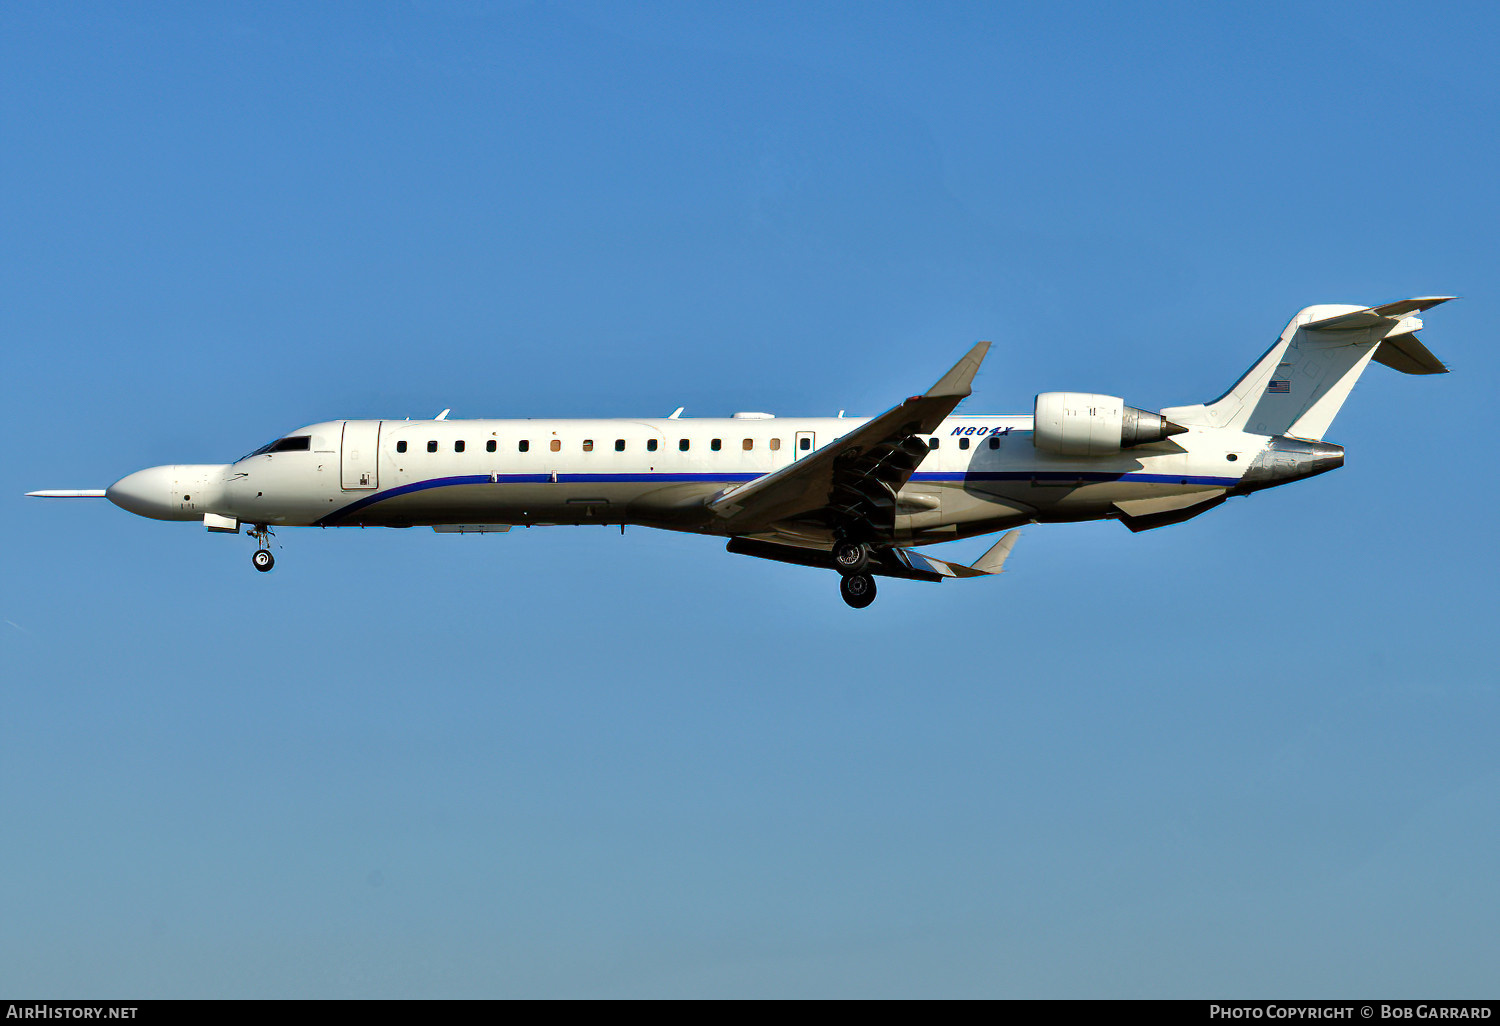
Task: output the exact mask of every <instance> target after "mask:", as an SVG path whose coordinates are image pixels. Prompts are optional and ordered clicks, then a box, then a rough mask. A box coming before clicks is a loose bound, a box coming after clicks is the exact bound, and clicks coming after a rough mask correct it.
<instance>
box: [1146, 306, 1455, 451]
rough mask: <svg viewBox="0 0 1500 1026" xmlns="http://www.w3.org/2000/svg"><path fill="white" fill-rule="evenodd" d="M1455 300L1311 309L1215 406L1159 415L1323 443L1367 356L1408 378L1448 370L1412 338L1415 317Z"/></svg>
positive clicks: (1300, 314)
mask: <svg viewBox="0 0 1500 1026" xmlns="http://www.w3.org/2000/svg"><path fill="white" fill-rule="evenodd" d="M1452 298H1454V297H1453V296H1421V297H1418V298H1416V299H1407V300H1403V301H1401V302H1399V303H1388V304H1386V305H1385V306H1375V307H1361V306H1348V305H1342V304H1340V305H1332V304H1329V305H1322V306H1309V307H1307V308H1306V309H1304V310H1301V311H1299V312H1298V314H1297V316H1296V317H1293V318H1292V321H1291V323H1290V324H1288V325H1287V326H1286V330H1284V331H1283V332H1282V333H1281V337H1280V338H1279V339H1277V341H1276V344H1275V345H1273V346H1272V347H1271V348H1270V349H1269V350H1268V351H1267V352H1266V354H1265V355H1264V356H1262V357H1261V359H1260V360H1259V361H1258V362H1257V363H1256V364H1255V366H1253V367H1251V368H1250V370H1249V371H1247V372H1246V373H1245V375H1244V377H1242V378H1240V380H1239V381H1238V382H1236V383H1235V386H1234V387H1233V388H1231V389H1230V390H1229V391H1228V392H1226V393H1224V395H1223V396H1221V397H1220V398H1218V399H1216V400H1215V401H1214V402H1212V403H1208V404H1204V405H1197V406H1178V407H1171V408H1169V409H1165V410H1162V411H1161V412H1162V416H1164V417H1167V418H1168V419H1170V420H1173V421H1176V422H1177V423H1179V424H1187V425H1192V426H1201V427H1216V428H1230V429H1234V430H1239V431H1249V432H1252V433H1254V434H1260V435H1290V436H1292V437H1294V438H1304V439H1307V440H1309V441H1320V440H1321V439H1322V438H1323V435H1324V433H1325V432H1326V431H1327V430H1328V427H1329V425H1330V424H1332V423H1333V418H1334V416H1335V415H1337V413H1338V411H1339V408H1340V407H1341V406H1343V405H1344V400H1345V399H1347V398H1348V397H1349V393H1350V391H1352V390H1353V388H1354V383H1355V382H1356V381H1358V380H1359V376H1360V374H1361V373H1363V372H1364V369H1365V367H1367V366H1368V365H1369V363H1370V360H1371V359H1375V360H1378V361H1379V362H1381V363H1383V364H1385V365H1386V366H1388V367H1391V368H1393V369H1395V370H1398V371H1402V372H1403V373H1406V374H1442V373H1445V372H1446V371H1447V370H1448V368H1447V367H1445V366H1444V365H1443V363H1442V361H1441V360H1439V359H1438V358H1437V357H1435V356H1433V355H1432V353H1431V352H1430V351H1429V350H1428V349H1427V347H1426V346H1424V345H1423V344H1422V343H1421V342H1420V341H1418V340H1417V338H1416V336H1415V335H1414V334H1413V332H1416V331H1417V330H1419V329H1420V328H1421V327H1422V321H1421V318H1419V317H1416V316H1415V314H1417V313H1420V312H1421V311H1423V310H1427V309H1430V308H1431V307H1434V306H1437V305H1438V304H1439V303H1446V302H1447V301H1448V300H1450V299H1452Z"/></svg>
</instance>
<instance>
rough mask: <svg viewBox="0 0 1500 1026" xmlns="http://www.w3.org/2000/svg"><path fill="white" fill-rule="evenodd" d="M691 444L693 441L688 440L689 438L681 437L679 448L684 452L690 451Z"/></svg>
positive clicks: (678, 443)
mask: <svg viewBox="0 0 1500 1026" xmlns="http://www.w3.org/2000/svg"><path fill="white" fill-rule="evenodd" d="M690 444H691V443H690V442H688V440H687V439H686V438H683V439H679V440H678V442H677V448H679V449H681V450H682V451H683V452H687V451H688V446H689V445H690Z"/></svg>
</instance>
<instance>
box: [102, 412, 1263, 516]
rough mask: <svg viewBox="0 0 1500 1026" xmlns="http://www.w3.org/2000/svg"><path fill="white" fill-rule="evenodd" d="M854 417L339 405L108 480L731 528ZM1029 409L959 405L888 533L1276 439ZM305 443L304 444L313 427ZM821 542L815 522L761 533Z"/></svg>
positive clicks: (1179, 469) (179, 497)
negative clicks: (1068, 418) (1022, 412)
mask: <svg viewBox="0 0 1500 1026" xmlns="http://www.w3.org/2000/svg"><path fill="white" fill-rule="evenodd" d="M863 423H865V421H864V420H862V419H856V418H830V417H825V418H784V417H766V416H761V417H754V418H741V417H736V418H723V419H700V418H693V419H673V418H664V419H655V420H652V419H641V420H629V419H621V420H438V421H394V420H386V421H328V422H325V423H321V424H313V425H310V426H308V427H306V428H302V429H300V430H299V431H296V432H293V433H292V434H290V435H288V436H287V437H286V438H285V439H282V440H281V441H280V442H278V443H275V444H278V445H279V444H283V443H287V442H289V441H291V440H298V439H301V438H302V437H304V436H305V437H306V438H307V442H306V448H305V449H293V450H291V451H272V452H261V453H258V454H254V455H251V456H247V457H245V458H243V459H241V460H239V461H237V462H235V463H232V464H227V465H199V466H168V467H154V468H151V469H150V470H144V471H140V472H139V473H137V474H132V475H130V476H129V477H126V478H124V479H122V480H121V481H119V482H116V484H115V485H113V486H111V488H110V489H109V494H110V498H111V499H113V500H115V502H116V503H117V504H118V505H121V506H123V507H124V508H126V509H129V510H131V511H132V512H135V513H140V514H142V515H144V516H151V517H156V518H158V519H167V520H200V519H203V518H204V517H205V514H211V515H214V516H217V517H225V518H232V519H234V520H238V521H240V522H244V523H251V524H267V525H280V526H325V527H333V526H385V527H409V526H416V525H453V524H474V525H499V524H516V525H536V524H640V525H645V526H651V527H661V528H667V529H672V530H683V531H694V532H702V533H710V534H724V533H729V532H728V531H726V530H725V529H724V528H723V527H722V526H720V525H721V523H722V521H721V520H720V519H719V518H718V517H715V516H714V515H713V514H712V513H710V512H708V511H707V510H706V509H705V502H706V501H707V500H709V499H711V498H712V497H714V496H715V495H717V494H719V493H720V492H722V491H723V490H725V489H727V488H732V487H735V486H737V485H740V484H742V483H744V482H747V481H751V480H754V479H755V478H758V477H760V476H762V475H764V474H768V473H770V472H772V471H775V470H777V469H779V468H781V467H784V466H786V465H787V464H789V463H791V462H792V461H794V460H797V459H800V458H803V457H805V456H807V455H809V454H810V453H811V452H813V451H816V450H817V449H819V448H821V447H822V446H824V445H827V444H828V443H830V442H832V441H834V440H835V439H836V438H838V437H840V436H842V435H844V434H846V433H848V432H849V431H852V430H854V429H855V428H857V427H859V426H860V425H861V424H863ZM1031 428H1032V418H1031V417H1029V416H952V417H949V418H948V419H947V420H945V421H944V422H943V423H942V425H941V426H940V428H939V429H938V430H937V431H935V432H934V433H933V434H931V435H927V436H923V437H924V438H925V439H926V440H927V442H928V444H929V446H933V445H934V443H935V447H933V448H931V451H929V452H928V454H927V455H926V457H925V458H924V459H923V461H922V463H921V464H920V466H919V467H918V468H917V471H916V473H914V474H913V475H912V477H911V479H910V481H908V482H907V483H906V485H905V486H904V487H903V488H902V489H901V491H900V492H899V494H898V496H897V508H896V515H895V519H894V530H893V533H892V536H891V538H890V539H889V540H890V541H891V542H893V543H896V544H914V543H919V542H924V541H927V542H930V541H944V540H950V539H955V538H964V537H969V536H972V535H978V534H984V533H988V532H992V531H996V530H1001V529H1003V528H1005V527H1008V526H1012V525H1015V524H1019V523H1027V522H1033V521H1077V520H1091V519H1096V518H1100V517H1105V516H1110V515H1114V514H1115V511H1116V510H1117V509H1118V507H1116V506H1115V503H1118V502H1126V503H1129V502H1133V501H1134V502H1138V501H1141V500H1152V499H1158V498H1170V497H1172V496H1177V495H1188V494H1193V493H1201V492H1203V491H1204V490H1206V489H1232V488H1234V487H1235V486H1236V485H1238V484H1239V483H1240V478H1241V476H1242V474H1243V473H1244V470H1245V468H1246V467H1248V466H1249V465H1250V464H1251V462H1252V461H1253V460H1254V459H1255V457H1256V455H1257V454H1258V453H1260V452H1261V451H1262V450H1263V449H1265V448H1266V446H1267V444H1268V442H1269V438H1268V436H1265V435H1255V434H1248V433H1244V432H1241V431H1237V430H1216V429H1212V428H1195V429H1193V430H1192V431H1191V432H1188V433H1186V434H1182V435H1178V436H1176V437H1174V438H1172V439H1170V440H1168V441H1165V442H1161V443H1157V444H1154V445H1146V446H1138V447H1136V448H1133V449H1129V450H1125V451H1121V452H1119V453H1117V454H1113V455H1109V456H1094V457H1064V456H1054V455H1049V454H1048V453H1046V452H1043V451H1041V450H1039V449H1037V448H1036V447H1035V446H1034V445H1033V444H1032V434H1031ZM296 444H298V445H300V444H302V443H301V442H300V441H298V442H296ZM773 535H774V536H775V537H777V538H780V539H781V540H785V541H789V542H793V543H801V544H819V543H820V542H822V541H824V540H826V538H827V537H828V535H827V532H826V531H824V530H822V529H821V528H820V527H819V526H818V525H816V524H807V525H781V526H779V527H778V528H777V529H776V530H775V531H774V532H772V533H769V534H766V535H765V536H766V537H772V536H773Z"/></svg>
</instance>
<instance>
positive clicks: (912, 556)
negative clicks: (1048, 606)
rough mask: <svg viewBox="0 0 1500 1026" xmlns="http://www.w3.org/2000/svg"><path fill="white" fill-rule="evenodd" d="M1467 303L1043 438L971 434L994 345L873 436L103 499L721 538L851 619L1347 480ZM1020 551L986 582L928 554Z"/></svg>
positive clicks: (323, 438) (851, 422)
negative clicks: (1374, 425)
mask: <svg viewBox="0 0 1500 1026" xmlns="http://www.w3.org/2000/svg"><path fill="white" fill-rule="evenodd" d="M1449 298H1451V297H1444V296H1427V297H1420V298H1417V299H1409V300H1404V301H1402V302H1399V303H1390V304H1387V305H1385V306H1376V307H1360V306H1344V305H1324V306H1310V307H1307V308H1306V309H1304V310H1301V311H1299V312H1298V314H1297V315H1296V316H1295V317H1293V318H1292V321H1291V323H1289V324H1288V325H1287V327H1286V329H1285V330H1284V331H1283V332H1282V333H1281V336H1280V337H1279V338H1278V339H1277V341H1276V343H1275V344H1274V345H1272V347H1271V348H1270V349H1269V350H1268V351H1267V352H1266V353H1265V354H1264V355H1263V356H1262V357H1261V358H1260V360H1258V361H1257V362H1256V363H1255V364H1254V366H1252V367H1251V368H1250V369H1249V370H1248V371H1246V372H1245V374H1244V375H1243V376H1241V378H1240V379H1239V381H1237V382H1236V383H1235V384H1234V386H1233V387H1232V388H1230V389H1229V391H1227V392H1226V393H1224V395H1222V396H1220V397H1219V398H1218V399H1216V400H1214V401H1212V402H1210V403H1201V404H1197V405H1192V406H1176V407H1169V408H1167V409H1164V410H1161V411H1159V412H1155V413H1153V412H1151V411H1149V410H1144V409H1139V408H1137V407H1133V406H1129V405H1127V404H1126V403H1125V402H1124V400H1123V399H1121V398H1119V397H1117V396H1108V395H1100V394H1096V393H1089V392H1043V393H1041V394H1039V395H1038V396H1037V397H1036V404H1035V406H1034V408H1033V410H1032V414H1031V415H1030V416H985V415H974V414H962V415H961V414H958V413H956V412H955V411H956V409H957V407H958V405H959V403H961V402H962V401H963V400H964V399H965V398H967V397H968V396H969V394H970V392H971V388H972V385H973V381H974V377H975V375H976V374H977V372H978V370H979V367H980V365H981V363H982V362H983V360H984V357H985V354H986V353H987V352H988V350H989V345H990V344H989V343H988V342H980V343H979V344H978V345H976V346H974V347H973V348H972V349H971V350H970V351H969V352H968V353H966V354H965V355H964V357H963V358H962V359H960V360H959V361H958V362H957V363H956V364H954V365H953V367H952V368H951V369H950V370H949V371H948V372H947V373H946V374H944V375H943V376H942V377H941V378H939V379H938V381H937V383H936V384H934V385H933V386H932V387H931V388H929V389H928V390H927V391H926V392H924V393H922V394H921V395H916V396H912V397H910V398H908V399H905V400H903V401H901V402H900V403H897V404H896V405H895V406H892V407H891V408H890V409H889V410H887V411H885V412H884V413H882V414H880V415H879V416H876V417H872V418H870V419H868V420H864V419H858V418H844V417H843V416H842V415H840V416H839V417H836V418H828V417H824V418H778V417H775V416H772V415H771V414H765V413H753V414H752V413H744V414H736V415H735V416H734V417H732V418H723V419H718V418H692V419H690V418H686V417H683V416H682V414H683V410H682V409H681V408H679V409H677V410H676V411H674V412H673V414H672V415H671V416H670V417H666V418H659V419H644V420H639V419H638V420H554V421H548V420H449V419H448V413H449V412H450V411H448V410H444V411H443V412H442V413H441V414H439V415H438V417H437V418H436V419H434V420H425V421H423V420H419V421H412V420H388V421H352V420H351V421H330V422H325V423H321V424H312V425H309V426H308V427H305V428H301V429H299V430H297V431H295V432H293V433H291V434H290V435H287V436H284V437H282V438H279V439H276V440H274V441H272V442H270V443H268V444H267V445H265V446H262V447H261V448H259V449H257V450H255V451H254V452H253V453H251V454H250V455H248V456H245V457H243V458H241V459H239V460H237V461H235V462H234V463H229V464H206V465H181V464H177V465H167V466H159V467H152V468H150V469H148V470H142V471H137V472H136V473H134V474H130V475H127V476H126V477H123V478H121V479H120V480H119V481H116V482H115V483H114V484H112V485H110V486H109V488H107V489H73V490H49V491H40V492H31V493H29V494H31V495H35V496H39V497H42V498H98V497H106V498H108V499H109V500H110V501H111V502H113V503H114V504H115V505H117V506H119V507H121V508H123V509H126V510H129V511H130V512H132V513H137V514H139V515H141V516H146V517H152V518H155V519H159V520H183V521H188V520H191V521H195V522H201V523H202V524H203V526H204V527H205V528H207V529H208V530H210V531H214V532H219V533H229V534H237V533H239V532H240V531H241V530H242V529H243V530H244V531H245V533H247V534H248V535H250V536H251V537H252V538H254V539H256V541H257V542H258V546H257V550H256V552H255V558H254V563H255V566H256V568H257V569H259V570H270V569H271V567H272V566H273V565H274V562H275V561H274V559H273V558H272V556H271V552H270V546H269V539H270V537H271V533H272V530H273V528H277V527H298V526H321V527H337V526H362V527H373V526H381V527H412V526H416V525H423V526H430V527H432V528H433V529H434V530H436V531H438V532H440V533H443V534H499V533H504V532H506V531H508V530H510V529H511V527H513V526H527V527H531V526H542V525H551V524H611V525H619V526H620V527H621V529H622V530H623V529H624V527H625V525H627V524H638V525H642V526H647V527H658V528H663V529H667V530H676V531H690V532H693V533H698V534H710V535H718V536H720V537H727V538H728V549H729V551H730V552H736V553H740V554H743V555H749V556H756V557H759V558H762V559H769V560H775V561H777V562H782V563H790V564H794V565H799V566H808V567H818V568H822V569H828V570H833V571H834V572H836V573H837V574H838V576H839V581H840V592H841V594H842V595H843V597H844V600H845V601H846V602H848V603H849V604H850V605H852V606H855V607H863V606H867V605H869V604H870V602H871V601H873V599H874V597H875V578H876V577H888V578H897V579H902V580H915V581H927V582H938V581H944V580H948V579H952V578H963V577H984V576H990V575H994V574H998V573H1000V572H1002V570H1003V569H1004V566H1005V563H1006V560H1007V558H1008V557H1009V555H1010V553H1011V551H1012V550H1013V548H1014V546H1015V543H1016V539H1017V538H1018V537H1019V531H1018V530H1016V528H1018V527H1019V526H1021V525H1023V524H1028V523H1064V522H1077V521H1084V520H1099V519H1115V520H1119V521H1120V522H1121V523H1122V524H1124V525H1125V526H1126V527H1128V528H1129V529H1130V530H1132V531H1145V530H1153V529H1155V528H1158V527H1165V526H1168V525H1171V524H1178V523H1182V522H1183V521H1185V520H1190V519H1192V518H1193V517H1196V516H1200V515H1201V514H1203V513H1205V512H1207V511H1208V510H1211V509H1214V508H1216V507H1218V506H1220V505H1222V504H1223V503H1224V502H1226V501H1228V500H1229V499H1230V498H1232V497H1234V496H1240V495H1248V494H1250V493H1252V492H1256V491H1260V490H1263V489H1266V488H1274V487H1277V486H1279V485H1282V484H1287V483H1289V482H1292V481H1298V480H1302V479H1303V478H1308V477H1313V476H1315V475H1318V474H1323V473H1326V472H1328V471H1330V470H1334V469H1337V468H1338V467H1340V466H1342V464H1343V458H1344V450H1343V447H1342V446H1339V445H1335V444H1333V443H1331V442H1327V441H1324V435H1325V434H1326V432H1327V431H1328V429H1329V427H1330V425H1331V424H1332V423H1333V419H1334V416H1335V415H1336V414H1337V413H1338V411H1339V408H1340V407H1341V406H1342V405H1343V403H1344V400H1345V399H1346V398H1347V397H1348V395H1349V393H1350V391H1351V390H1352V389H1353V387H1354V384H1355V382H1356V381H1357V380H1358V378H1359V375H1360V374H1361V373H1362V372H1363V371H1364V369H1365V367H1367V366H1368V365H1369V363H1370V362H1371V361H1375V362H1379V363H1383V364H1385V365H1386V366H1388V367H1391V368H1393V369H1395V370H1398V371H1401V372H1403V373H1407V374H1424V375H1425V374H1441V373H1444V372H1446V371H1447V367H1445V366H1444V365H1443V364H1442V363H1441V362H1440V361H1439V360H1438V359H1437V358H1436V357H1435V356H1433V354H1432V353H1431V352H1430V351H1429V350H1428V349H1427V347H1426V346H1425V345H1423V344H1422V343H1421V342H1420V341H1418V340H1417V337H1416V334H1415V332H1416V331H1417V330H1418V329H1420V328H1421V327H1422V322H1421V320H1420V319H1419V318H1418V317H1417V316H1416V315H1417V314H1419V313H1421V312H1423V311H1424V310H1428V309H1431V308H1432V307H1434V306H1437V305H1438V304H1440V303H1443V302H1446V301H1447V299H1449ZM1002 531H1003V532H1005V533H1004V534H1003V535H1002V536H1001V538H1000V540H999V541H998V542H996V543H995V544H993V545H992V546H991V547H990V548H989V549H988V551H986V552H985V553H984V555H982V556H981V557H980V558H979V559H977V560H976V561H974V563H972V564H967V565H966V564H963V563H955V562H950V561H947V560H942V559H937V558H935V557H933V556H929V555H926V554H924V553H921V552H918V551H916V550H915V549H914V548H913V546H917V545H922V544H930V543H934V542H942V541H952V540H956V539H961V538H969V537H974V536H977V535H982V534H992V533H996V532H1002Z"/></svg>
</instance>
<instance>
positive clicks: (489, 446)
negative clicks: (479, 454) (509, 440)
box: [484, 438, 495, 452]
mask: <svg viewBox="0 0 1500 1026" xmlns="http://www.w3.org/2000/svg"><path fill="white" fill-rule="evenodd" d="M484 451H485V452H494V451H495V440H494V439H493V438H491V439H490V440H489V441H488V442H485V443H484Z"/></svg>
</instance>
